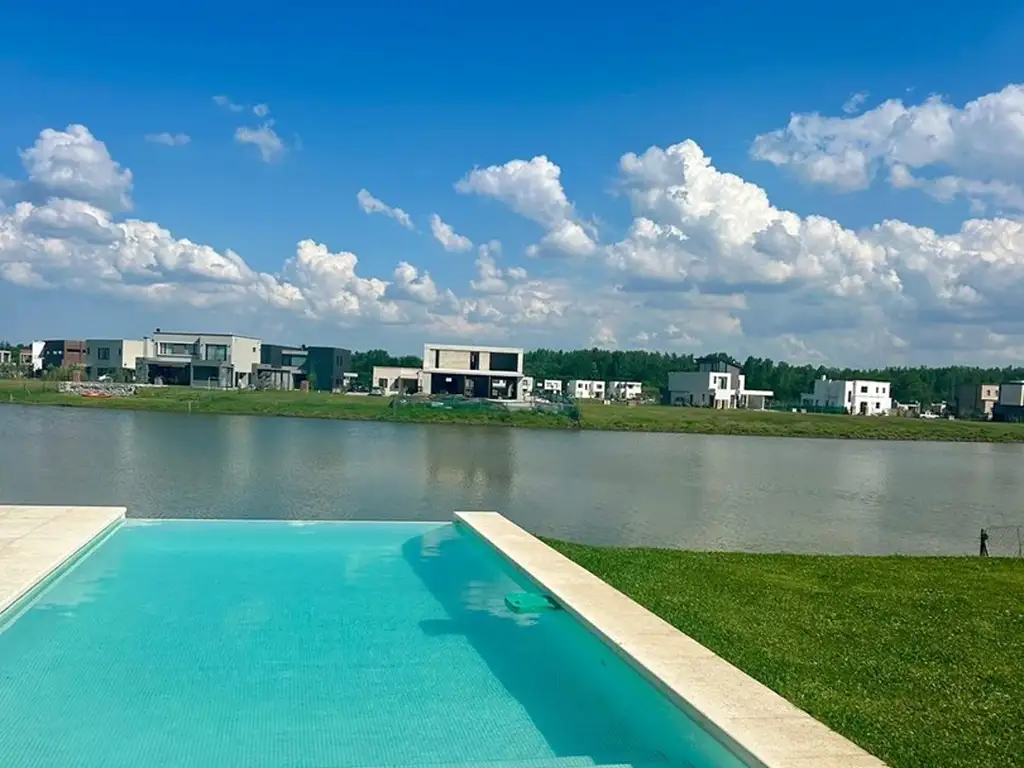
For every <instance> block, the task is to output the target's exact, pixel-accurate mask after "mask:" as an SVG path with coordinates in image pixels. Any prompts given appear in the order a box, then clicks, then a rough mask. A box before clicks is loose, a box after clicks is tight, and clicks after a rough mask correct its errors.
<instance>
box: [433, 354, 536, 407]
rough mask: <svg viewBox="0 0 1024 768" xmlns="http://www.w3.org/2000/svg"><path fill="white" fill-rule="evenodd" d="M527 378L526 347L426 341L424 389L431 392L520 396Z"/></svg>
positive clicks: (504, 397) (500, 398) (505, 397)
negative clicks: (525, 377)
mask: <svg viewBox="0 0 1024 768" xmlns="http://www.w3.org/2000/svg"><path fill="white" fill-rule="evenodd" d="M522 378H523V350H522V348H519V347H482V346H463V345H457V344H426V345H424V347H423V372H422V373H421V375H420V391H421V392H423V393H424V394H427V395H442V394H448V395H464V396H466V397H485V398H490V399H494V400H516V399H518V398H519V391H520V387H521V384H522Z"/></svg>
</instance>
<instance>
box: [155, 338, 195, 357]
mask: <svg viewBox="0 0 1024 768" xmlns="http://www.w3.org/2000/svg"><path fill="white" fill-rule="evenodd" d="M157 353H158V354H161V355H170V356H186V357H187V356H190V355H191V354H192V345H191V344H177V343H172V342H167V341H161V342H160V343H159V344H158V345H157Z"/></svg>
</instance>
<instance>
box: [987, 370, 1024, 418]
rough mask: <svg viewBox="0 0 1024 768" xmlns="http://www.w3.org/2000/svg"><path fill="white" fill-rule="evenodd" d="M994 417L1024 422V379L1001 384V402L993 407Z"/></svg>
mask: <svg viewBox="0 0 1024 768" xmlns="http://www.w3.org/2000/svg"><path fill="white" fill-rule="evenodd" d="M992 418H993V420H995V421H1012V422H1016V423H1018V424H1019V423H1021V422H1024V381H1008V382H1006V383H1005V384H1001V385H1000V386H999V402H998V403H996V404H995V405H994V406H993V407H992Z"/></svg>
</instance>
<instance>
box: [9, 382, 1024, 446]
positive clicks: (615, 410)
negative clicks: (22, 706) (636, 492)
mask: <svg viewBox="0 0 1024 768" xmlns="http://www.w3.org/2000/svg"><path fill="white" fill-rule="evenodd" d="M56 386H57V385H56V384H54V383H51V382H39V381H10V380H7V381H2V380H0V403H24V404H35V405H67V406H80V407H86V408H124V409H129V410H146V411H165V412H174V413H179V412H186V413H187V412H191V413H229V414H231V413H234V414H255V415H263V416H304V417H311V418H321V419H359V420H376V421H405V422H421V423H448V424H495V425H506V426H515V427H549V428H560V429H567V428H570V427H573V426H575V425H573V424H572V423H571V422H570V421H569V419H568V418H567V417H564V416H555V415H551V414H539V413H530V412H515V413H500V412H499V413H495V412H479V411H467V412H462V411H458V412H456V411H446V410H441V409H426V408H408V409H398V410H393V409H390V408H388V402H389V401H388V400H387V399H386V398H382V397H358V396H338V395H330V394H323V393H319V392H277V391H272V392H248V391H236V390H228V391H218V390H204V389H190V388H187V387H163V388H153V389H149V388H143V389H140V390H139V393H138V394H137V395H135V396H134V397H126V398H103V399H100V398H95V399H90V398H82V397H77V396H72V395H61V394H59V393H58V392H57V391H56ZM580 411H581V421H580V424H579V426H580V427H582V428H583V429H598V430H614V431H634V432H689V433H699V434H712V435H760V436H766V437H828V438H851V439H853V438H859V439H866V440H947V441H968V442H1024V425H1021V424H996V423H990V422H975V421H945V420H937V421H927V420H923V419H907V418H899V417H893V416H890V417H884V418H880V417H863V416H861V417H858V416H842V415H840V416H835V415H823V414H807V413H776V412H772V411H716V410H710V409H707V408H670V407H667V406H661V405H641V406H636V407H632V408H631V407H626V406H625V405H604V404H602V403H588V402H583V403H581V405H580Z"/></svg>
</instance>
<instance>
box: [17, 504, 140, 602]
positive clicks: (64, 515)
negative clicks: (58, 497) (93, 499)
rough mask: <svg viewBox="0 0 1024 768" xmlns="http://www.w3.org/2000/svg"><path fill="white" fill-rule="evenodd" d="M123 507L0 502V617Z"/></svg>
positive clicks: (118, 517)
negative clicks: (49, 505) (21, 504)
mask: <svg viewBox="0 0 1024 768" xmlns="http://www.w3.org/2000/svg"><path fill="white" fill-rule="evenodd" d="M125 512H126V510H125V508H124V507H40V506H17V505H0V618H2V617H3V614H4V612H5V611H7V609H8V608H11V607H12V606H14V605H16V604H17V603H18V602H19V601H20V600H22V599H23V598H25V597H27V596H28V595H29V594H31V593H32V591H33V590H34V589H35V588H36V587H38V586H40V585H41V584H43V583H44V582H45V581H46V580H47V579H48V578H49V577H50V576H51V575H53V574H54V573H55V572H57V571H58V570H59V569H60V568H61V566H63V565H65V564H66V563H68V562H69V561H71V560H73V559H74V558H75V557H76V556H77V555H78V554H79V553H81V552H82V551H83V550H84V549H85V548H86V547H88V546H89V545H90V544H91V543H92V542H93V541H95V540H96V539H97V538H98V537H99V536H101V535H102V534H104V533H106V532H107V531H109V530H111V529H112V528H114V527H116V526H117V525H119V524H120V523H121V521H122V520H124V516H125Z"/></svg>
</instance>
